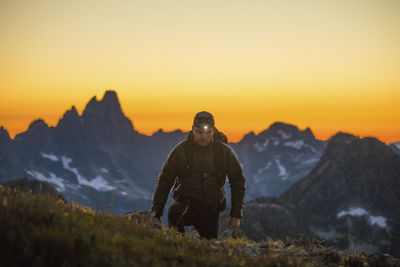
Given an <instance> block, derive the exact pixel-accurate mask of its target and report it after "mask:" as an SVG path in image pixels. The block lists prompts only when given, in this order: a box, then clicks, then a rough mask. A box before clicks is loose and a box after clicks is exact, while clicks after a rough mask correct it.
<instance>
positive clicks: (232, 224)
mask: <svg viewBox="0 0 400 267" xmlns="http://www.w3.org/2000/svg"><path fill="white" fill-rule="evenodd" d="M239 227H240V219H239V218H236V217H231V218H230V219H229V225H228V228H229V229H232V230H234V231H236V230H239Z"/></svg>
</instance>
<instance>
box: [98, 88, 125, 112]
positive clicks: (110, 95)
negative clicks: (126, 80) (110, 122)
mask: <svg viewBox="0 0 400 267" xmlns="http://www.w3.org/2000/svg"><path fill="white" fill-rule="evenodd" d="M100 103H101V104H102V106H103V108H106V109H109V110H111V111H113V112H120V113H122V110H121V105H120V103H119V100H118V96H117V93H116V92H115V91H112V90H107V91H106V92H105V93H104V96H103V99H102V100H101V101H100Z"/></svg>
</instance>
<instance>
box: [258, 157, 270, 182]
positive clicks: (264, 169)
mask: <svg viewBox="0 0 400 267" xmlns="http://www.w3.org/2000/svg"><path fill="white" fill-rule="evenodd" d="M271 164H272V163H271V162H270V161H268V163H267V165H266V166H265V167H264V168H261V169H259V170H258V171H257V173H256V174H254V175H253V178H255V179H254V181H255V182H256V183H258V182H260V179H259V178H258V176H259V175H260V174H261V173H263V172H264V171H266V170H268V169H269V168H270V167H271Z"/></svg>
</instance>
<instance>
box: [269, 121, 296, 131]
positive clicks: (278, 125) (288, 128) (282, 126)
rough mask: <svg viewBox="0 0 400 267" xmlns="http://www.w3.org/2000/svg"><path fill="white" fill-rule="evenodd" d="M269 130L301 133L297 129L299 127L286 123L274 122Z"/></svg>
mask: <svg viewBox="0 0 400 267" xmlns="http://www.w3.org/2000/svg"><path fill="white" fill-rule="evenodd" d="M268 130H275V131H278V130H281V131H289V132H293V131H299V128H297V126H295V125H293V124H288V123H284V122H280V121H277V122H274V123H272V124H271V125H270V126H269V128H268Z"/></svg>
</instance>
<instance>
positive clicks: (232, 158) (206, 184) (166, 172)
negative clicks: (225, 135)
mask: <svg viewBox="0 0 400 267" xmlns="http://www.w3.org/2000/svg"><path fill="white" fill-rule="evenodd" d="M215 137H216V135H214V141H213V142H212V143H211V144H209V145H208V146H209V148H210V149H211V150H212V157H213V158H214V166H215V168H214V169H212V170H205V171H204V172H200V173H199V170H198V169H197V170H196V168H194V167H193V166H194V165H195V164H194V163H193V162H191V161H193V157H192V155H193V152H194V150H195V149H198V145H197V144H195V142H194V141H193V133H192V132H189V134H188V137H187V139H186V140H184V141H182V142H180V143H178V144H177V145H176V146H175V147H174V148H173V149H172V151H171V152H170V153H169V155H168V157H167V159H166V161H165V163H164V165H163V167H162V169H161V173H160V175H159V176H158V181H157V186H156V188H155V190H154V193H153V204H152V207H151V210H152V211H155V212H156V216H162V214H163V210H164V205H165V203H166V201H167V198H168V194H169V192H170V190H171V187H172V186H173V185H174V192H173V197H174V198H175V199H177V200H180V199H191V200H193V201H196V202H200V203H204V204H205V205H209V206H214V207H217V208H218V209H219V210H220V211H221V210H223V209H225V206H224V204H225V193H224V190H223V186H224V184H225V179H226V176H227V175H228V179H229V184H230V187H231V202H232V209H231V213H230V215H231V216H232V217H237V218H241V217H242V216H243V206H244V195H245V191H246V187H245V178H244V175H243V172H242V168H241V166H240V164H239V161H238V157H237V156H236V153H235V152H234V151H233V149H232V148H231V147H229V146H228V145H227V144H224V143H223V142H221V141H219V140H218V138H215ZM221 207H222V208H221Z"/></svg>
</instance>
